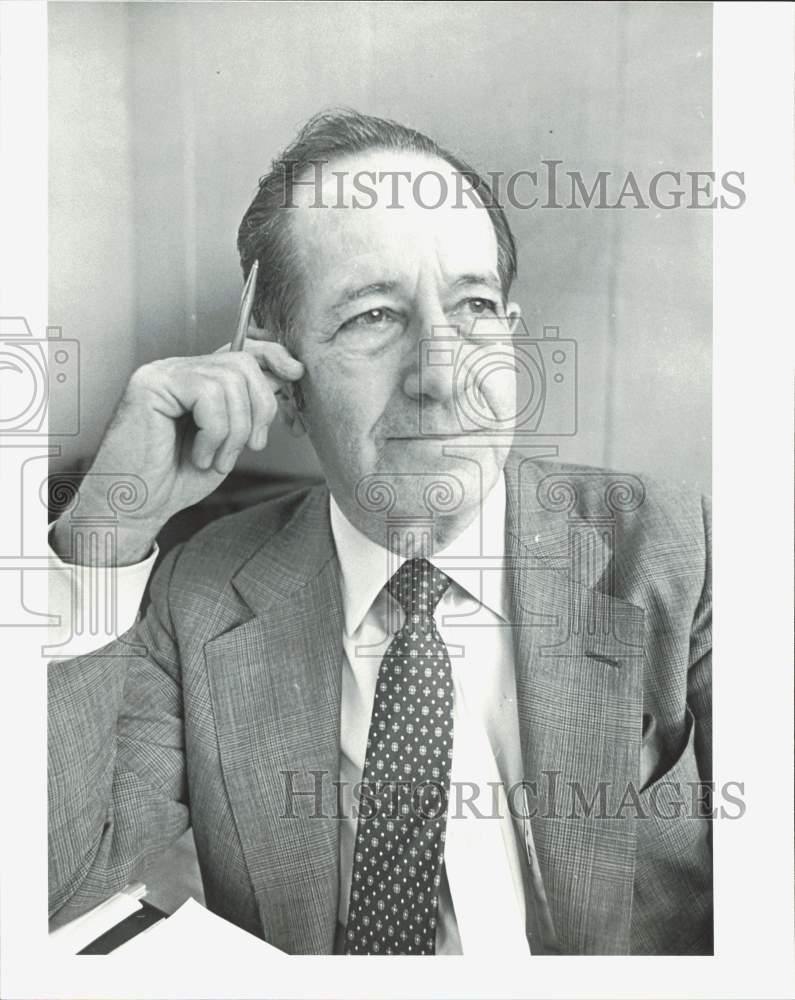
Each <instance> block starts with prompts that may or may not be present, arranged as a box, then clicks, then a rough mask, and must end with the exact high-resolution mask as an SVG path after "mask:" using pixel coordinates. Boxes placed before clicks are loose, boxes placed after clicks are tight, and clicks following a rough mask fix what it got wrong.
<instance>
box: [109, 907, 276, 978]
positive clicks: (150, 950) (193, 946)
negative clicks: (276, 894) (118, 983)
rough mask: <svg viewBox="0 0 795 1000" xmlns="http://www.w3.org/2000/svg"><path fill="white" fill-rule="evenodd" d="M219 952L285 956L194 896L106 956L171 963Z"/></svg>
mask: <svg viewBox="0 0 795 1000" xmlns="http://www.w3.org/2000/svg"><path fill="white" fill-rule="evenodd" d="M213 952H217V953H219V954H223V956H224V961H228V960H229V959H230V958H233V959H234V958H239V959H241V960H246V959H248V960H256V961H258V962H260V963H261V962H263V960H264V961H266V962H267V961H268V960H270V959H277V960H279V961H281V960H282V959H284V958H286V957H287V955H286V953H285V952H283V951H280V950H279V949H278V948H274V947H273V945H270V944H268V943H267V942H266V941H262V940H261V939H260V938H258V937H254V935H253V934H249V933H248V932H247V931H244V930H241V928H239V927H237V926H236V925H235V924H232V923H230V922H229V921H228V920H224V918H223V917H219V916H216V914H214V913H211V912H210V910H208V909H206V908H205V907H204V906H202V905H201V903H197V902H196V900H195V899H192V898H191V899H189V900H188V901H187V902H186V903H183V904H182V906H180V908H179V909H178V910H176V911H175V912H174V913H172V915H171V916H170V917H169V918H168V919H167V920H161V921H160V923H158V924H155V925H154V926H152V927H151V928H149V929H148V930H146V931H143V932H142V933H141V934H139V935H138V936H137V937H134V938H131V940H129V941H127V942H126V943H125V944H123V945H121V946H120V947H118V948H116V949H115V951H113V952H111V954H110V956H109V957H110V958H117V957H118V958H122V959H127V958H132V959H135V961H138V960H139V959H145V960H147V961H148V960H152V959H155V960H157V961H162V962H168V963H173V962H174V961H175V960H182V959H184V960H190V959H192V958H193V957H194V956H195V955H196V954H202V953H204V954H212V953H213Z"/></svg>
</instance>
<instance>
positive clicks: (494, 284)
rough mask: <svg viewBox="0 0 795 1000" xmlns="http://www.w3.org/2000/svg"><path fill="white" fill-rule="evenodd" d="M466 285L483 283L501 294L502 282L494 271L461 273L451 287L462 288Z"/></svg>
mask: <svg viewBox="0 0 795 1000" xmlns="http://www.w3.org/2000/svg"><path fill="white" fill-rule="evenodd" d="M466 285H485V286H486V287H487V288H491V289H492V291H494V292H497V293H498V294H499V295H500V296H502V282H501V281H500V279H499V278H498V277H497V275H496V274H495V273H494V271H487V272H485V273H483V274H462V275H460V276H459V277H458V278H456V279H455V281H454V282H453V284H452V286H451V287H452V288H463V287H465V286H466Z"/></svg>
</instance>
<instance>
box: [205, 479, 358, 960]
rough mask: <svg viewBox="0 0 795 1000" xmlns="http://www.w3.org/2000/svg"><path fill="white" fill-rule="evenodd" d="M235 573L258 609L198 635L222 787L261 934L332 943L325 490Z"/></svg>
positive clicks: (333, 667) (334, 853)
mask: <svg viewBox="0 0 795 1000" xmlns="http://www.w3.org/2000/svg"><path fill="white" fill-rule="evenodd" d="M233 582H234V585H235V588H236V589H237V590H238V592H239V593H240V594H241V596H242V597H243V598H244V599H245V600H246V602H247V603H248V604H249V606H250V607H251V608H252V610H253V611H254V612H255V617H254V618H251V619H250V620H248V621H246V622H244V623H243V624H241V625H238V626H237V627H235V628H232V629H231V630H230V631H228V632H226V633H224V634H223V635H221V636H218V637H217V638H215V639H214V640H212V641H211V642H209V643H208V644H207V646H206V647H205V655H206V661H207V669H208V674H209V678H210V689H211V694H212V698H213V705H214V712H215V719H216V725H217V730H218V741H219V746H220V753H221V762H222V767H223V770H224V777H225V781H226V786H227V792H228V795H229V799H230V802H231V805H232V810H233V813H234V817H235V822H236V825H237V829H238V834H239V837H240V841H241V844H242V847H243V852H244V855H245V860H246V864H247V867H248V869H249V874H250V877H251V881H252V885H253V887H254V891H255V894H256V898H257V903H258V906H259V910H260V916H261V920H262V924H263V929H264V932H265V937H266V938H267V939H268V940H269V941H270V942H271V943H272V944H274V945H276V946H277V947H279V948H282V949H284V950H285V951H288V952H291V953H299V954H300V953H304V954H312V953H314V954H318V953H324V952H326V953H329V952H331V951H332V949H333V944H334V933H335V929H336V922H337V905H338V896H339V825H338V824H339V821H338V819H336V818H335V817H336V813H337V804H336V789H335V786H334V785H333V782H334V781H337V780H338V776H339V746H340V738H339V720H340V686H341V675H340V671H341V664H342V658H343V647H342V634H343V622H342V608H341V599H340V595H339V588H338V582H337V563H336V558H335V554H334V549H333V544H332V540H331V533H330V528H329V522H328V497H327V494H325V493H324V492H323V491H318V492H314V493H312V494H310V495H309V497H308V498H307V499H306V500H305V501H304V502H303V504H302V506H301V507H300V508H299V510H298V511H297V512H296V514H295V515H294V516H293V518H292V520H291V521H290V522H289V523H288V524H287V525H286V526H285V527H284V528H283V529H282V530H281V531H280V532H279V533H278V534H277V535H275V536H274V538H273V539H271V540H270V541H268V542H266V543H265V544H264V545H263V546H262V548H261V549H259V550H258V551H257V552H256V553H255V554H254V556H253V557H252V558H251V559H250V560H249V562H248V563H246V564H245V565H244V566H243V567H242V568H241V570H240V571H239V572H238V573H237V575H236V577H235V579H234V581H233ZM302 792H303V793H306V792H308V793H310V794H301V793H302Z"/></svg>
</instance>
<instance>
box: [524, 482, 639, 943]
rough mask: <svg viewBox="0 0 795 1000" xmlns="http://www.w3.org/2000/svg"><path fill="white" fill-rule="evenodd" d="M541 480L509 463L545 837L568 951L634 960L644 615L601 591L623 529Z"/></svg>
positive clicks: (538, 838)
mask: <svg viewBox="0 0 795 1000" xmlns="http://www.w3.org/2000/svg"><path fill="white" fill-rule="evenodd" d="M540 477H541V473H539V471H538V467H537V466H536V465H535V464H534V463H528V464H526V465H525V466H524V467H521V466H520V467H518V468H517V467H516V465H515V464H514V463H511V464H510V465H509V467H508V468H506V479H507V482H508V514H507V525H506V529H507V539H506V541H507V548H506V550H507V553H508V555H509V556H510V557H511V559H513V560H515V562H516V564H517V567H518V568H517V569H516V571H515V573H514V575H513V595H512V596H513V623H514V637H515V650H516V684H517V708H518V715H519V726H520V734H521V741H522V757H523V762H524V775H525V781H526V782H527V786H528V790H529V791H530V793H531V795H530V798H531V808H532V809H533V811H534V818H533V819H532V821H531V826H532V832H533V839H534V841H535V848H536V851H537V854H538V861H539V865H540V869H541V874H542V878H543V885H544V889H545V891H546V896H547V901H548V904H549V908H550V912H551V917H552V921H553V923H554V925H555V931H556V936H557V942H556V943H555V946H556V947H557V948H558V949H559V950H561V951H563V952H565V953H575V954H596V953H600V954H620V953H624V952H627V951H628V949H629V927H630V917H631V904H632V886H633V879H634V866H635V817H634V813H633V810H632V808H631V806H630V807H627V808H625V809H624V810H623V811H622V810H620V804H621V800H622V796H624V794H625V790H626V788H627V785H628V784H629V783H634V784H635V785H637V781H638V775H639V760H640V757H639V754H640V740H641V719H642V670H641V665H642V641H643V622H644V619H643V611H642V609H640V608H637V607H635V606H634V605H631V604H629V603H627V602H625V601H622V600H620V599H618V598H615V597H612V596H610V595H609V594H606V593H602V592H601V591H600V590H599V589H596V588H597V587H598V586H600V585H601V586H604V585H605V583H606V574H608V567H609V565H610V555H611V552H610V542H609V532H608V531H606V530H604V524H602V523H599V524H596V525H595V526H594V525H593V524H590V523H588V521H587V519H586V522H584V523H583V522H582V521H579V522H578V523H577V524H576V525H575V526H574V528H573V527H572V518H571V517H570V516H569V513H570V512H567V511H566V510H563V511H562V512H556V511H551V510H549V509H548V507H544V506H543V505H541V504H538V503H537V488H538V485H539V481H540ZM578 532H579V534H580V538H579V542H578V541H577V540H576V539H574V540H573V535H575V534H577V533H578ZM580 545H585V547H586V548H589V550H590V551H589V556H588V558H587V560H585V561H583V560H576V556H574V555H573V553H575V552H576V551H578V546H580ZM572 567H574V568H572ZM608 575H609V574H608ZM575 789H577V790H579V791H580V792H581V793H582V795H583V796H584V797H585V799H584V801H585V803H586V806H587V804H588V803H589V802H590V801H591V800H592V799H593V798H594V796H596V799H595V805H596V807H595V809H594V810H593V813H592V814H591V815H590V816H589V815H587V812H588V809H587V808H586V807H585V806H583V804H582V802H581V800H580V798H579V797H578V792H577V791H575ZM600 797H601V798H600ZM617 812H618V815H617V816H616V813H617ZM611 817H616V818H611Z"/></svg>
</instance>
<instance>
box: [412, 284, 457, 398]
mask: <svg viewBox="0 0 795 1000" xmlns="http://www.w3.org/2000/svg"><path fill="white" fill-rule="evenodd" d="M439 327H441V328H442V329H441V330H439V329H438V328H439ZM434 328H437V329H436V331H435V332H436V335H435V336H434ZM410 332H411V334H412V335H411V337H410V340H409V346H408V352H409V356H408V358H407V361H406V372H405V376H404V379H403V391H404V392H405V393H406V395H407V396H408V397H409V398H410V399H413V400H419V401H420V402H423V401H428V402H431V401H434V402H437V403H447V402H449V401H450V400H451V399H452V398H453V372H454V368H455V365H454V360H455V359H454V350H453V345H452V344H451V343H450V340H451V339H452V338H454V337H455V336H456V331H455V329H454V328H452V327H450V326H449V324H448V321H447V317H446V316H445V314H444V309H443V308H442V303H441V301H440V300H439V297H438V295H436V294H431V295H429V296H427V297H425V298H424V299H423V300H422V302H421V303H420V305H419V308H418V309H417V311H416V313H415V315H414V317H413V319H412V323H411V331H410ZM440 335H441V336H440ZM442 338H446V340H445V341H443V340H442ZM437 341H438V345H437V343H436V342H437Z"/></svg>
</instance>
